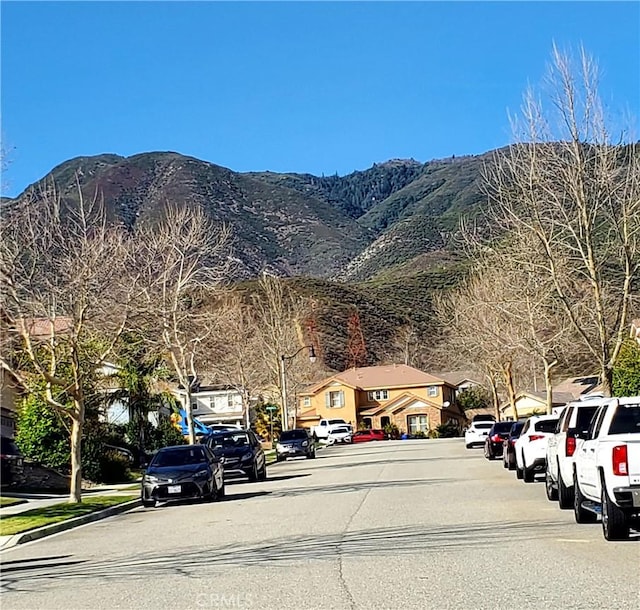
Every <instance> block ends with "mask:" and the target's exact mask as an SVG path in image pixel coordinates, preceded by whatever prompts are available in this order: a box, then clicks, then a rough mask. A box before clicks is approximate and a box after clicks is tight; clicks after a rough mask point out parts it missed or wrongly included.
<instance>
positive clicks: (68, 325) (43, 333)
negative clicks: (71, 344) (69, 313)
mask: <svg viewBox="0 0 640 610" xmlns="http://www.w3.org/2000/svg"><path fill="white" fill-rule="evenodd" d="M20 321H21V322H23V323H24V325H25V328H26V329H27V332H28V333H29V335H31V337H33V338H34V339H46V338H47V337H50V336H51V329H52V325H53V333H54V334H64V333H68V332H69V331H70V330H72V328H73V322H72V320H71V318H69V317H66V316H60V317H56V318H24V319H22V320H20Z"/></svg>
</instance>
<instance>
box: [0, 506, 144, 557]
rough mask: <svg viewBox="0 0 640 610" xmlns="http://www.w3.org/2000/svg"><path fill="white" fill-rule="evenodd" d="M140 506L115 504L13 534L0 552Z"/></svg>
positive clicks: (3, 544) (1, 547)
mask: <svg viewBox="0 0 640 610" xmlns="http://www.w3.org/2000/svg"><path fill="white" fill-rule="evenodd" d="M138 506H142V501H141V500H139V499H138V500H131V501H130V502H123V503H122V504H116V505H115V506H110V507H109V508H105V509H103V510H97V511H95V512H93V513H89V514H87V515H81V516H80V517H74V518H73V519H67V520H66V521H60V522H59V523H52V524H51V525H43V526H42V527H38V528H36V529H33V530H29V531H26V532H22V533H20V534H14V535H13V536H6V538H7V539H6V540H5V541H4V542H2V543H1V545H0V550H2V551H4V550H5V549H9V548H11V547H14V546H17V545H18V544H24V543H25V542H31V541H32V540H38V539H40V538H44V537H45V536H51V535H52V534H57V533H58V532H64V531H65V530H70V529H73V528H74V527H78V526H80V525H84V524H85V523H91V522H93V521H99V520H100V519H106V518H107V517H112V516H113V515H119V514H120V513H125V512H127V511H129V510H132V509H134V508H138Z"/></svg>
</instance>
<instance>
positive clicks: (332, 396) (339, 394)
mask: <svg viewBox="0 0 640 610" xmlns="http://www.w3.org/2000/svg"><path fill="white" fill-rule="evenodd" d="M324 398H325V406H326V407H327V408H329V409H339V408H340V407H344V392H343V391H342V390H337V391H335V392H326V393H325V395H324Z"/></svg>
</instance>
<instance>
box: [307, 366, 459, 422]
mask: <svg viewBox="0 0 640 610" xmlns="http://www.w3.org/2000/svg"><path fill="white" fill-rule="evenodd" d="M455 390H456V388H455V386H454V385H452V384H451V383H449V382H447V381H445V380H444V379H441V378H439V377H435V376H433V375H429V374H428V373H425V372H423V371H420V370H418V369H415V368H413V367H411V366H407V365H406V364H390V365H383V366H367V367H361V368H353V369H349V370H347V371H343V372H342V373H337V374H336V375H333V376H332V377H327V378H326V379H323V380H322V381H320V382H319V383H317V384H315V385H314V386H312V387H311V388H309V389H308V390H307V391H306V392H301V393H300V394H299V395H298V416H297V425H298V426H305V427H309V426H313V425H315V424H316V423H317V421H318V420H320V419H322V418H326V419H338V418H341V419H344V420H345V421H347V422H350V423H351V424H352V425H354V426H355V427H359V426H363V427H367V428H384V427H385V426H386V425H387V424H395V425H396V426H397V427H398V429H399V430H400V431H402V432H409V433H415V432H419V431H421V432H427V431H429V430H433V429H434V428H436V427H437V426H438V425H440V424H443V423H446V422H448V421H449V420H454V421H456V422H458V423H459V424H460V426H462V425H463V424H464V414H463V413H462V412H461V410H460V409H459V408H458V406H457V404H456V401H455Z"/></svg>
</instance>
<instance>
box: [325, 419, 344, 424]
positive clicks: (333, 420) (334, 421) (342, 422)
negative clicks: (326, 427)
mask: <svg viewBox="0 0 640 610" xmlns="http://www.w3.org/2000/svg"><path fill="white" fill-rule="evenodd" d="M329 423H330V424H342V425H346V423H345V421H344V419H330V420H329Z"/></svg>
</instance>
